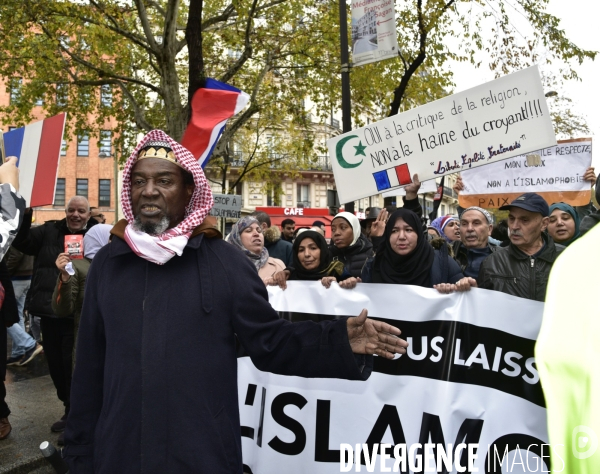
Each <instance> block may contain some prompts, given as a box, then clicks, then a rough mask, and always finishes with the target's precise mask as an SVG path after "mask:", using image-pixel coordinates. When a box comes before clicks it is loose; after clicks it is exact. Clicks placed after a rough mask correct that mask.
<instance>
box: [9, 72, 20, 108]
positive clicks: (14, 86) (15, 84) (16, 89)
mask: <svg viewBox="0 0 600 474" xmlns="http://www.w3.org/2000/svg"><path fill="white" fill-rule="evenodd" d="M22 84H23V79H21V78H20V77H13V78H12V79H11V80H10V83H9V91H10V103H11V104H14V103H15V102H17V101H18V100H19V98H20V97H21V85H22Z"/></svg>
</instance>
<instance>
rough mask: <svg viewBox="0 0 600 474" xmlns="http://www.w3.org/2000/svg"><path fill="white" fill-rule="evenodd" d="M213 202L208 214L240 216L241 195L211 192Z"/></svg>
mask: <svg viewBox="0 0 600 474" xmlns="http://www.w3.org/2000/svg"><path fill="white" fill-rule="evenodd" d="M213 200H214V204H213V207H212V209H211V210H210V215H211V216H214V217H226V218H231V219H240V218H241V217H242V196H240V195H238V194H213Z"/></svg>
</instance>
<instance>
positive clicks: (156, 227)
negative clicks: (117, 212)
mask: <svg viewBox="0 0 600 474" xmlns="http://www.w3.org/2000/svg"><path fill="white" fill-rule="evenodd" d="M132 227H133V228H134V229H135V230H137V231H139V232H144V233H146V234H150V235H160V234H162V233H163V232H164V231H165V230H167V229H168V228H169V219H167V217H166V216H163V217H162V218H161V220H160V221H159V222H145V223H142V220H141V219H140V216H136V217H135V219H134V221H133V225H132Z"/></svg>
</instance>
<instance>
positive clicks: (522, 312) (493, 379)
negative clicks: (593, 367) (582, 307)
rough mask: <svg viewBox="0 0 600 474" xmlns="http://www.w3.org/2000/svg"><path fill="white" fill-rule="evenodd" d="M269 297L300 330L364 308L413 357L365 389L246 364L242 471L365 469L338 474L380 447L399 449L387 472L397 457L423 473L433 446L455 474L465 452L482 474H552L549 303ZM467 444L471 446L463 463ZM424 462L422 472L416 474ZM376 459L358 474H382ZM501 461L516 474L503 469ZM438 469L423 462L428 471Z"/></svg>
mask: <svg viewBox="0 0 600 474" xmlns="http://www.w3.org/2000/svg"><path fill="white" fill-rule="evenodd" d="M269 296H270V301H271V304H272V305H273V307H274V308H275V309H277V310H278V311H286V312H294V313H293V318H298V319H303V318H306V317H307V316H308V317H315V316H316V315H324V317H333V316H342V315H348V316H354V315H358V314H359V312H360V311H361V309H362V308H367V309H368V311H369V316H370V317H374V318H380V319H384V320H386V321H387V322H390V323H391V324H394V325H396V326H397V327H399V328H400V329H401V330H402V337H403V338H405V339H406V340H407V341H408V342H409V343H410V347H409V351H408V353H407V354H406V355H404V356H401V357H399V358H397V359H396V360H393V361H388V360H385V359H382V358H377V357H376V358H375V366H374V370H373V373H372V375H371V377H370V378H369V379H368V380H367V381H366V382H361V381H348V380H340V379H305V378H301V377H285V376H280V375H274V374H270V373H265V372H260V371H259V370H257V369H256V368H255V367H254V365H253V364H252V362H251V361H250V359H249V358H248V357H243V358H240V359H239V361H238V387H239V400H240V417H241V425H242V450H243V459H244V464H245V465H246V469H245V471H246V472H252V473H255V474H259V473H260V474H280V473H282V472H283V473H286V474H296V473H297V474H300V473H302V474H304V473H311V474H321V473H323V474H324V473H337V472H356V471H357V469H356V468H357V467H358V466H356V465H351V464H348V463H340V456H341V455H343V454H344V452H345V451H344V450H353V451H355V447H356V445H357V444H367V445H374V444H375V443H377V444H380V445H381V444H390V445H391V446H392V448H391V449H390V450H389V451H388V452H390V453H391V455H392V460H389V459H388V460H387V461H386V462H387V464H386V467H387V468H391V467H393V464H394V455H393V449H395V448H399V449H398V455H399V456H400V457H401V455H402V452H401V451H402V449H404V451H405V453H406V456H407V463H411V462H412V464H410V466H411V469H410V470H411V471H412V472H425V470H424V464H423V463H424V462H425V458H426V453H427V452H429V451H428V450H430V448H431V446H429V447H428V446H424V445H426V444H428V443H434V444H441V445H444V446H445V447H446V448H447V450H448V452H450V455H451V456H452V455H453V454H454V457H452V461H451V462H452V463H454V462H455V461H456V458H458V462H459V464H460V466H463V465H465V464H466V462H467V461H468V459H467V457H468V451H469V449H470V450H471V453H472V454H473V466H474V467H475V468H477V469H478V471H477V472H480V473H484V472H544V471H545V472H548V470H549V468H548V467H546V466H544V465H543V464H541V459H542V456H543V459H544V462H545V463H548V462H549V461H548V456H549V453H550V446H548V445H547V443H548V441H547V440H548V436H547V432H546V410H545V408H544V398H543V395H542V390H541V386H540V382H539V376H538V373H537V370H536V367H535V362H534V358H533V357H534V344H535V339H536V337H537V334H538V332H539V328H540V323H541V318H542V311H543V303H539V302H536V301H531V300H525V299H521V298H516V297H512V296H508V295H505V294H503V293H498V292H493V291H488V290H480V289H475V290H473V291H471V292H469V293H464V294H453V295H441V294H439V293H437V292H436V291H435V290H432V289H425V288H420V287H412V286H398V285H375V284H362V285H361V284H359V286H358V287H357V288H356V289H355V290H342V289H340V288H339V286H337V285H336V284H334V285H333V286H332V288H330V289H325V288H324V287H323V286H322V285H321V284H319V283H318V282H289V283H288V288H287V289H286V290H285V291H282V290H280V289H279V288H273V287H269ZM419 443H420V444H421V445H423V446H424V447H423V449H424V451H423V450H419V449H418V447H419V446H418V445H419ZM461 443H465V444H466V445H467V446H466V447H465V448H464V450H462V451H460V450H459V452H458V453H457V451H455V450H454V449H455V448H456V447H457V446H458V445H459V444H461ZM448 444H450V445H452V446H450V447H448V446H447V445H448ZM400 445H405V446H400ZM475 445H477V446H475ZM394 446H395V448H394ZM517 446H518V447H519V449H517ZM552 449H553V448H552ZM557 449H558V450H560V447H559V448H557ZM341 453H342V454H341ZM463 453H464V454H463ZM552 453H553V454H555V452H554V451H552ZM353 454H354V456H353V459H354V460H356V455H355V452H354V453H353ZM446 454H447V453H446ZM457 454H458V455H457ZM496 454H497V455H496ZM559 454H560V451H559ZM488 455H489V456H488ZM419 456H421V460H422V463H421V469H417V468H414V469H413V467H415V466H416V465H417V463H418V460H417V459H418V457H419ZM434 457H435V456H434ZM381 458H382V456H378V457H377V458H376V467H375V468H374V469H370V470H369V469H368V466H362V471H361V472H386V471H385V470H383V469H382V468H381V464H380V462H381ZM502 458H504V464H503V465H504V469H506V466H507V465H508V466H509V470H502V469H501V468H500V462H501V461H499V459H502ZM435 462H436V461H435V460H434V461H432V460H431V459H429V460H428V461H427V463H428V465H429V466H430V467H433V466H434V464H435ZM488 465H489V466H491V467H492V468H493V467H494V466H496V470H495V471H494V470H489V469H488V470H486V468H487V467H488ZM515 465H517V468H516V469H515V470H510V467H511V466H512V467H513V468H514V466H515ZM546 465H547V464H546ZM349 466H350V469H349V470H344V469H347V468H348V467H349ZM520 466H522V467H524V469H523V470H519V467H520ZM558 468H560V464H559V466H558ZM448 471H449V472H456V470H454V469H452V468H451V469H449V470H448ZM387 472H389V471H387ZM395 472H397V471H395ZM405 472H407V471H405ZM428 472H435V470H434V471H428ZM438 472H439V471H438ZM471 472H476V471H474V470H472V471H471Z"/></svg>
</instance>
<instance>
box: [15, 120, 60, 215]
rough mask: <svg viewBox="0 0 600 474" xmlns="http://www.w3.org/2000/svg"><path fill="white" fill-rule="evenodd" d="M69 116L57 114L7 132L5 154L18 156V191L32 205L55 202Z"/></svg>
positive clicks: (28, 204)
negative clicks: (61, 153)
mask: <svg viewBox="0 0 600 474" xmlns="http://www.w3.org/2000/svg"><path fill="white" fill-rule="evenodd" d="M66 117H67V115H66V114H59V115H55V116H54V117H50V118H47V119H44V120H42V121H40V122H35V123H32V124H29V125H26V126H25V127H22V128H15V129H14V130H11V131H10V132H7V133H5V134H4V146H5V149H6V156H16V157H17V158H18V163H17V166H18V167H19V193H20V194H21V196H23V198H24V199H25V201H26V202H27V206H29V207H37V206H45V205H48V204H52V203H53V202H54V191H55V188H56V175H57V174H58V159H59V158H60V150H61V145H62V138H63V133H64V131H65V122H66Z"/></svg>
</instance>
